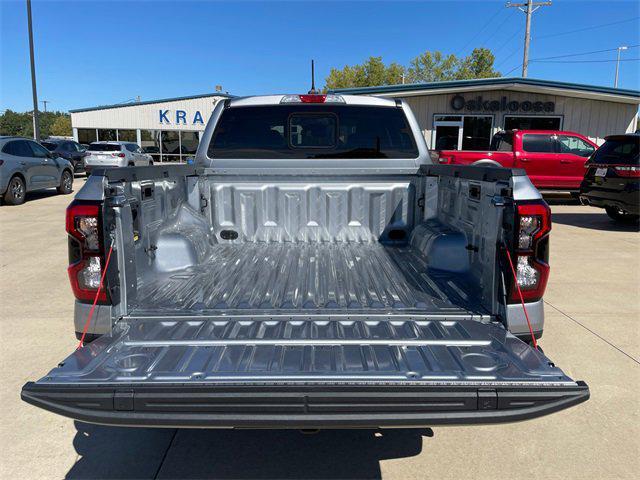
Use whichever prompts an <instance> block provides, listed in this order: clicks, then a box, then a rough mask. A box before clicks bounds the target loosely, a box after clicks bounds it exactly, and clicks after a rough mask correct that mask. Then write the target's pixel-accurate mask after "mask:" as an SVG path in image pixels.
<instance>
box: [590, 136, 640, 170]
mask: <svg viewBox="0 0 640 480" xmlns="http://www.w3.org/2000/svg"><path fill="white" fill-rule="evenodd" d="M639 151H640V137H619V138H611V139H609V140H607V141H606V142H604V144H603V145H602V146H601V147H600V148H598V150H596V153H594V154H593V156H592V157H591V161H592V162H593V163H607V164H622V165H638V163H639V162H640V158H639Z"/></svg>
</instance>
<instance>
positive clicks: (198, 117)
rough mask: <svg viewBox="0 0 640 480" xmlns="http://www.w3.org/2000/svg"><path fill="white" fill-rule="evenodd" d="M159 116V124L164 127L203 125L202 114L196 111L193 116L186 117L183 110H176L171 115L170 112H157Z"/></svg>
mask: <svg viewBox="0 0 640 480" xmlns="http://www.w3.org/2000/svg"><path fill="white" fill-rule="evenodd" d="M158 112H159V114H160V123H162V124H165V125H198V124H200V125H204V119H203V118H202V114H201V113H200V112H199V111H197V110H196V112H195V113H194V114H193V115H189V116H187V112H186V111H185V110H176V111H175V113H172V111H171V110H162V109H160V110H158Z"/></svg>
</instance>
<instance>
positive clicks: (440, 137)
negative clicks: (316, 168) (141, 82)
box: [71, 78, 640, 161]
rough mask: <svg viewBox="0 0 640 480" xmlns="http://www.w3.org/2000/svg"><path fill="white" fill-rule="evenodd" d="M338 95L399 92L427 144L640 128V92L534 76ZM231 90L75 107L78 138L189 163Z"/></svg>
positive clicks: (470, 146) (478, 144) (475, 146)
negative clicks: (508, 133) (129, 145)
mask: <svg viewBox="0 0 640 480" xmlns="http://www.w3.org/2000/svg"><path fill="white" fill-rule="evenodd" d="M335 92H336V93H344V94H355V95H374V96H381V97H390V98H402V99H403V100H405V101H406V102H407V103H408V104H409V105H410V106H411V109H412V110H413V112H414V114H415V116H416V118H417V120H418V123H419V125H420V127H421V129H422V133H423V135H424V137H425V139H426V141H427V145H428V146H429V148H433V149H434V148H440V149H460V150H485V149H488V148H489V144H490V141H491V138H492V136H493V135H494V134H495V133H496V132H498V131H500V130H509V129H516V128H517V129H539V130H541V129H544V130H569V131H573V132H578V133H581V134H583V135H585V136H587V137H589V138H591V139H592V140H594V141H596V142H597V143H601V142H602V141H603V139H604V137H605V136H607V135H611V134H617V133H629V132H634V131H636V129H637V128H638V106H639V105H640V91H637V90H626V89H620V88H610V87H600V86H595V85H582V84H574V83H564V82H554V81H548V80H536V79H531V78H489V79H478V80H460V81H450V82H432V83H421V84H407V85H390V86H381V87H366V88H350V89H339V90H336V91H335ZM228 97H229V95H225V94H205V95H196V96H190V97H180V98H168V99H162V100H151V101H144V102H136V103H127V104H121V105H107V106H100V107H93V108H83V109H80V110H72V111H71V124H72V127H73V135H74V137H75V138H76V140H77V141H79V142H80V143H91V142H95V141H97V140H101V141H102V140H126V141H135V142H137V143H138V144H139V145H140V146H142V147H143V148H144V149H145V150H146V151H147V152H149V153H151V154H152V155H154V156H155V157H156V158H155V160H156V161H185V160H186V157H187V156H191V155H193V154H194V153H195V150H196V148H197V145H198V141H199V136H200V133H201V132H202V131H203V130H204V128H205V126H206V123H207V120H208V119H209V117H210V115H211V112H212V111H213V108H214V107H215V105H216V104H217V103H218V102H219V101H221V100H224V99H225V98H228Z"/></svg>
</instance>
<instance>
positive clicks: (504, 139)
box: [491, 133, 513, 152]
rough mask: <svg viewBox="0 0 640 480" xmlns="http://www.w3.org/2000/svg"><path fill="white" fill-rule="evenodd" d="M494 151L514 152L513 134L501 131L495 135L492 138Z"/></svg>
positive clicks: (492, 149)
mask: <svg viewBox="0 0 640 480" xmlns="http://www.w3.org/2000/svg"><path fill="white" fill-rule="evenodd" d="M491 151H492V152H512V151H513V134H512V133H500V134H496V135H494V136H493V139H492V140H491Z"/></svg>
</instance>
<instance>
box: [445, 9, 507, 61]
mask: <svg viewBox="0 0 640 480" xmlns="http://www.w3.org/2000/svg"><path fill="white" fill-rule="evenodd" d="M503 11H504V10H503V9H502V5H501V6H500V8H499V9H498V11H497V12H496V13H494V14H493V15H492V16H491V18H489V20H487V22H486V23H485V24H484V25H483V26H482V27H481V28H480V30H478V31H476V33H475V35H474V36H473V37H471V39H470V40H469V41H468V42H467V43H465V44H464V47H462V48H461V49H459V50H458V51H457V52H456V56H458V55H460V54H461V53H464V51H465V50H466V49H467V47H468V46H469V45H471V43H472V42H473V41H474V40H475V39H476V38H478V35H480V33H482V32H483V31H484V29H485V28H487V26H488V25H489V24H490V23H491V22H492V21H493V19H494V18H496V17H497V16H498V15H499V14H500V13H502V12H503Z"/></svg>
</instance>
